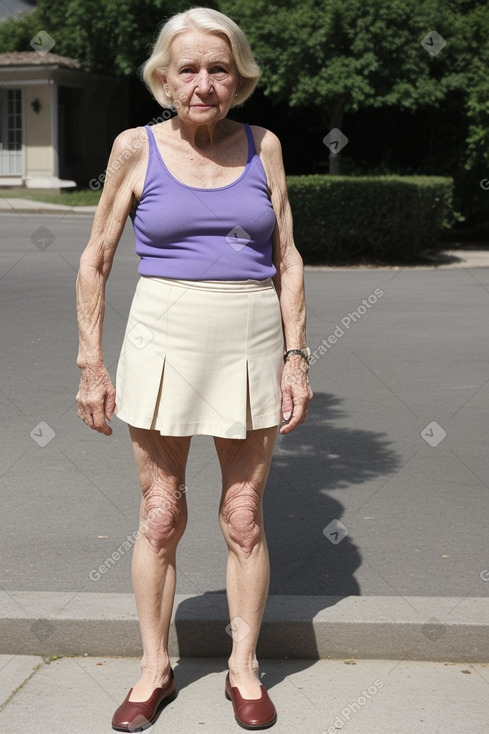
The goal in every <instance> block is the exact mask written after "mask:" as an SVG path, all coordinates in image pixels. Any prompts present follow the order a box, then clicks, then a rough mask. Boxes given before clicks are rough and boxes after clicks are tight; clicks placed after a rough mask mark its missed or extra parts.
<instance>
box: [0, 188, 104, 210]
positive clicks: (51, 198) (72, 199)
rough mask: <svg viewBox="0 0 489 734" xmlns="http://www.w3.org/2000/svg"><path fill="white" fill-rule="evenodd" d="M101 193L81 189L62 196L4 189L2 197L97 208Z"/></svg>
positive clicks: (29, 190)
mask: <svg viewBox="0 0 489 734" xmlns="http://www.w3.org/2000/svg"><path fill="white" fill-rule="evenodd" d="M101 193H102V190H100V191H93V189H80V190H78V191H63V192H61V193H60V194H58V193H55V192H52V191H40V190H36V191H33V190H32V189H9V190H8V191H7V190H6V189H4V190H3V191H2V192H1V196H2V197H3V198H4V199H30V200H31V201H43V202H46V203H47V204H64V205H65V206H96V205H97V204H98V202H99V199H100V194H101Z"/></svg>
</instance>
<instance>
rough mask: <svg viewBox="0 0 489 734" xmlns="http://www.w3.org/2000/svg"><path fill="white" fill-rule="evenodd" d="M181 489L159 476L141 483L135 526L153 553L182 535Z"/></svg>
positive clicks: (183, 503) (184, 512) (184, 513)
mask: <svg viewBox="0 0 489 734" xmlns="http://www.w3.org/2000/svg"><path fill="white" fill-rule="evenodd" d="M182 487H183V491H182ZM185 489H186V488H185V487H184V485H182V484H180V485H179V484H178V483H176V482H164V481H162V480H161V479H158V480H153V481H152V482H150V483H148V485H147V486H146V487H143V499H142V508H141V523H140V528H139V529H140V532H141V534H142V535H143V536H144V538H145V540H146V541H147V543H148V544H149V547H150V548H151V550H153V551H154V552H155V553H158V552H159V551H160V550H162V549H164V548H166V547H168V546H169V545H173V544H176V543H178V541H179V540H180V538H181V536H182V535H183V532H184V530H185V525H186V523H187V508H186V500H185Z"/></svg>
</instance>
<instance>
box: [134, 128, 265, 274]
mask: <svg viewBox="0 0 489 734" xmlns="http://www.w3.org/2000/svg"><path fill="white" fill-rule="evenodd" d="M245 130H246V135H247V138H248V160H247V163H246V168H245V170H244V171H243V173H242V174H241V175H240V176H239V177H238V178H237V179H236V180H235V181H233V182H232V183H230V184H228V185H227V186H220V187H219V188H213V189H205V188H204V189H202V188H196V187H194V186H187V185H186V184H183V183H181V182H180V181H178V180H177V179H176V178H175V177H174V176H173V175H172V174H171V173H170V171H169V170H168V168H167V167H166V165H165V163H164V161H163V158H162V157H161V155H160V152H159V149H158V146H157V145H156V141H155V139H154V137H153V131H152V130H151V128H150V127H149V126H146V132H147V135H148V142H149V159H148V169H147V173H146V179H145V182H144V188H143V194H142V196H141V200H140V202H139V204H138V206H137V208H136V210H135V211H134V212H133V213H132V215H131V218H132V221H133V226H134V233H135V236H136V252H137V254H138V255H139V256H140V258H141V261H140V263H139V267H138V272H139V273H140V274H141V275H146V276H153V277H158V276H159V277H163V278H177V279H184V280H265V279H266V278H270V277H272V276H273V275H275V273H276V269H275V266H274V264H273V262H272V233H273V230H274V227H275V213H274V210H273V207H272V204H271V202H270V198H269V195H268V184H267V177H266V174H265V170H264V168H263V165H262V163H261V161H260V158H259V156H258V155H257V153H256V150H255V145H254V141H253V135H252V133H251V130H250V127H249V125H245Z"/></svg>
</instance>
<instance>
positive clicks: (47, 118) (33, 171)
mask: <svg viewBox="0 0 489 734" xmlns="http://www.w3.org/2000/svg"><path fill="white" fill-rule="evenodd" d="M35 99H38V100H39V102H40V103H41V109H40V111H39V112H38V113H36V112H34V110H33V109H32V102H33V101H34V100H35ZM24 111H25V117H24V120H25V130H24V143H25V151H26V173H27V176H54V175H55V171H54V150H53V146H52V145H51V125H52V107H51V86H50V85H36V86H27V87H25V91H24Z"/></svg>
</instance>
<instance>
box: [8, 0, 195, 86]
mask: <svg viewBox="0 0 489 734" xmlns="http://www.w3.org/2000/svg"><path fill="white" fill-rule="evenodd" d="M187 7H188V0H38V3H37V7H36V9H35V10H34V11H33V12H32V13H29V14H28V15H25V16H23V17H21V18H20V19H19V20H9V21H6V22H5V23H3V24H1V25H0V52H3V51H31V50H32V49H31V47H30V45H29V42H30V39H31V38H32V37H33V36H35V35H36V33H38V32H39V31H40V30H45V31H47V33H49V35H50V36H51V37H52V38H53V39H54V41H55V42H56V45H55V46H54V48H53V53H57V54H59V55H61V56H69V57H71V58H75V59H78V60H79V61H80V63H81V65H82V68H84V69H85V70H86V71H90V72H99V73H102V74H109V75H114V76H128V75H131V74H134V73H135V72H136V70H137V68H138V67H139V66H140V65H141V64H142V63H143V62H144V61H145V60H146V59H147V58H148V56H149V53H150V51H151V45H152V42H153V41H154V40H155V37H156V32H157V30H158V29H159V27H160V26H161V25H162V23H163V22H164V20H165V19H166V18H168V17H170V16H171V15H173V14H174V13H178V12H180V11H182V10H185V9H186V8H187Z"/></svg>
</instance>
